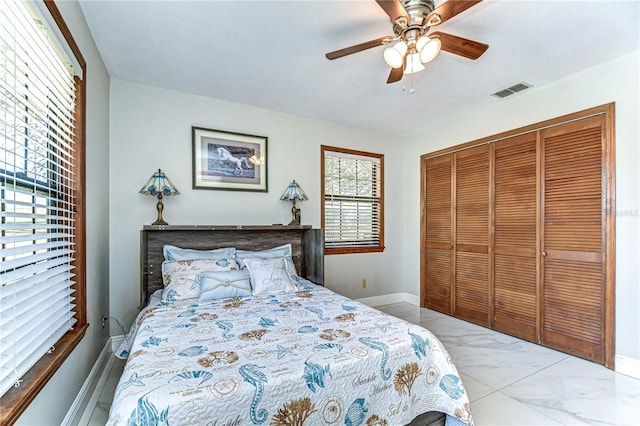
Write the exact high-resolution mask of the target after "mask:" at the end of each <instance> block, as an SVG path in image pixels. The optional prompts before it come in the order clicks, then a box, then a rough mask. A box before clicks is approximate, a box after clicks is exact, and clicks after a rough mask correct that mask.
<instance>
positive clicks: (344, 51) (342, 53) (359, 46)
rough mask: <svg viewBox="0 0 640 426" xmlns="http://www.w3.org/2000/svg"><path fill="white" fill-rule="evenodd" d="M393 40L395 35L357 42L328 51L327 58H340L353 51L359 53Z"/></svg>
mask: <svg viewBox="0 0 640 426" xmlns="http://www.w3.org/2000/svg"><path fill="white" fill-rule="evenodd" d="M391 41H393V37H380V38H377V39H375V40H371V41H366V42H364V43H360V44H356V45H354V46H349V47H345V48H344V49H340V50H335V51H333V52H329V53H327V54H326V55H325V56H326V57H327V59H331V60H333V59H338V58H342V57H343V56H347V55H351V54H352V53H358V52H361V51H363V50H367V49H371V48H372V47H378V46H383V45H385V44H388V43H389V42H391Z"/></svg>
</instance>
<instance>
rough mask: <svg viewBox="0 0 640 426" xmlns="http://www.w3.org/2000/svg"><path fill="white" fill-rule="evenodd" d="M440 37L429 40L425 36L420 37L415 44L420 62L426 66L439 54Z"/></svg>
mask: <svg viewBox="0 0 640 426" xmlns="http://www.w3.org/2000/svg"><path fill="white" fill-rule="evenodd" d="M441 46H442V43H441V42H440V37H434V38H429V37H427V36H426V35H425V36H423V37H421V38H420V39H419V40H418V43H417V44H416V49H417V50H418V52H420V62H422V63H423V64H426V63H427V62H430V61H432V60H433V58H435V57H436V56H437V55H438V52H440V47H441Z"/></svg>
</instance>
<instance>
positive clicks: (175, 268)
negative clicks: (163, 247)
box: [162, 259, 238, 302]
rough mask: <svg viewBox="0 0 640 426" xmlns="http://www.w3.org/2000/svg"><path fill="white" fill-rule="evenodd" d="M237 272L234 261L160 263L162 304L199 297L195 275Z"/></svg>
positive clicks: (210, 260) (212, 260)
mask: <svg viewBox="0 0 640 426" xmlns="http://www.w3.org/2000/svg"><path fill="white" fill-rule="evenodd" d="M233 270H238V264H237V263H236V261H235V259H196V260H178V261H176V262H171V261H168V260H165V261H164V262H162V282H163V283H164V292H163V293H162V301H163V302H175V301H177V300H184V299H192V298H194V297H198V296H200V285H199V284H198V283H197V282H196V275H197V274H198V273H199V272H206V271H233Z"/></svg>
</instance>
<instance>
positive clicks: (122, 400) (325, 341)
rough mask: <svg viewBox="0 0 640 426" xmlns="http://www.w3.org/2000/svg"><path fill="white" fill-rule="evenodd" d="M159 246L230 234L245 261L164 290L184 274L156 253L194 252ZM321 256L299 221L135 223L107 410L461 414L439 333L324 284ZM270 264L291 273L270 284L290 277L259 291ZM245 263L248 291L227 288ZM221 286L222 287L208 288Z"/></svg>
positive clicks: (452, 421) (402, 419) (132, 419)
mask: <svg viewBox="0 0 640 426" xmlns="http://www.w3.org/2000/svg"><path fill="white" fill-rule="evenodd" d="M166 246H169V247H170V246H175V247H179V248H180V249H181V250H182V249H184V250H187V252H186V254H185V256H187V257H189V256H190V254H192V253H200V252H203V251H212V252H213V251H214V250H217V249H223V250H224V249H227V248H233V249H234V250H235V252H234V254H235V255H236V256H237V257H238V259H244V262H240V263H242V264H243V265H246V267H247V271H237V270H232V271H222V272H221V271H214V272H209V271H204V272H202V271H200V272H198V273H197V283H198V285H191V287H190V288H189V289H188V290H185V293H184V295H186V296H188V297H185V298H182V297H174V296H175V295H176V294H180V291H181V290H179V291H177V292H174V293H171V294H169V293H170V291H171V290H173V289H174V288H178V289H187V287H173V286H172V285H171V284H170V285H168V286H167V287H166V288H164V286H163V279H162V276H163V275H165V279H166V278H167V270H166V268H167V265H174V264H176V263H178V264H180V265H181V267H186V266H185V265H188V267H189V268H191V267H192V266H193V265H200V264H203V262H205V261H202V262H198V261H195V260H191V259H186V258H185V259H181V260H177V261H176V260H175V259H173V258H171V253H169V254H167V251H166V250H167V249H166V248H165V247H166ZM282 247H289V248H288V250H289V252H288V254H287V255H285V256H279V255H278V253H279V251H278V250H279V249H281V248H282ZM274 248H275V249H274ZM190 249H196V250H198V251H197V252H192V251H189V250H190ZM273 250H275V253H276V254H275V255H273V257H271V253H272V251H273ZM180 253H182V252H180ZM264 253H267V254H268V256H267V255H266V254H265V256H267V257H260V256H261V255H262V254H264ZM180 255H182V254H180ZM225 255H226V254H225ZM216 256H220V254H217V255H216ZM243 256H244V257H243ZM247 256H248V257H247ZM255 256H258V257H257V258H256V257H255ZM167 257H168V258H170V259H171V261H170V260H167V261H166V262H164V266H163V259H165V258H167ZM323 257H324V256H323V235H322V231H321V230H318V229H311V227H306V226H299V227H284V226H274V227H180V226H167V227H157V226H146V227H145V228H144V229H143V230H142V234H141V271H142V275H141V287H142V288H141V306H142V309H141V311H140V313H139V315H138V317H137V318H136V320H135V322H134V324H133V325H132V327H131V330H130V331H129V333H128V334H127V336H126V338H125V341H124V342H123V343H122V345H121V347H120V348H119V350H118V351H117V353H116V356H118V357H121V358H127V363H126V365H125V367H124V371H123V374H122V376H121V378H120V381H119V383H118V386H117V388H116V391H115V395H114V400H113V403H112V405H111V411H110V415H109V420H108V424H109V425H124V424H130V425H169V424H170V425H199V424H203V425H204V424H206V425H216V426H223V425H224V426H233V425H347V426H359V425H381V426H382V425H388V426H395V425H405V424H411V425H436V424H445V423H446V424H447V425H472V424H473V422H472V418H471V412H470V407H469V399H468V397H467V393H466V391H465V389H464V387H463V385H462V382H461V380H460V377H459V375H458V373H457V371H456V368H455V366H454V365H453V363H452V362H451V358H450V357H449V355H448V353H447V351H446V350H445V349H444V347H443V346H442V344H441V343H440V342H439V341H438V339H437V338H436V337H435V336H434V335H432V334H431V333H430V332H429V331H428V330H426V329H424V328H422V327H420V326H418V325H415V324H412V323H409V322H406V321H403V320H400V319H398V318H395V317H393V316H390V315H387V314H385V313H383V312H380V311H377V310H375V309H373V308H370V307H368V306H366V305H363V304H361V303H358V302H356V301H353V300H351V299H348V298H345V297H343V296H340V295H338V294H336V293H334V292H332V291H330V290H328V289H326V288H324V287H323V286H322V284H323V282H324V276H323V275H324V274H323V270H324V269H323V261H322V259H323ZM219 260H220V259H218V260H216V262H218V264H224V265H225V266H226V263H227V262H226V260H225V261H222V262H221V261H219ZM223 260H224V259H223ZM208 261H209V260H207V262H208ZM231 263H233V262H231ZM265 265H266V266H265ZM274 265H275V266H274ZM218 266H219V265H218ZM163 268H165V269H163ZM292 268H293V269H292ZM265 271H268V272H265ZM274 271H276V272H274ZM277 271H280V272H277ZM283 271H284V272H283ZM278 273H282V274H283V275H288V276H289V278H290V281H288V280H287V278H286V277H285V278H283V279H282V280H276V281H277V282H278V284H277V285H285V284H286V285H287V286H288V284H289V283H292V284H293V287H286V288H285V289H284V290H283V289H278V290H277V291H264V289H266V288H269V289H271V287H265V286H266V285H267V284H265V283H267V282H269V283H270V284H269V285H271V283H272V281H273V280H266V279H263V278H264V277H265V274H266V275H268V276H269V277H271V278H273V277H274V276H279V275H277V274H278ZM242 274H244V275H242ZM241 275H242V276H241ZM247 275H248V276H249V277H250V279H249V280H248V281H249V283H250V289H249V293H246V292H245V293H240V294H236V293H234V292H236V291H241V292H242V291H245V290H246V288H245V287H242V286H245V285H247V284H246V283H245V281H246V280H245V278H244V277H246V276H247ZM178 276H180V275H179V274H177V273H176V275H174V276H173V277H174V278H172V280H173V281H171V280H170V282H172V283H177V282H179V280H178V279H175V277H178ZM224 277H231V278H230V279H226V278H224ZM238 277H239V278H238ZM223 278H224V280H223ZM225 280H226V281H225ZM223 281H224V282H226V284H224V285H222V284H220V283H221V282H223ZM236 283H237V287H233V286H235V285H236ZM283 283H284V284H283ZM247 286H248V285H247ZM231 287H233V289H232V291H231V293H230V294H227V293H224V292H227V291H229V289H231ZM170 289H171V290H170ZM194 289H195V290H194ZM212 289H213V290H212ZM220 289H223V293H224V294H223V296H225V297H219V296H220V294H216V295H215V297H211V295H212V294H214V293H215V292H217V291H219V290H220ZM192 290H193V291H195V292H196V293H197V292H198V291H199V292H200V293H199V294H198V297H197V298H193V297H191V296H193V294H188V291H192ZM255 293H258V294H255ZM229 295H231V296H232V297H226V296H229Z"/></svg>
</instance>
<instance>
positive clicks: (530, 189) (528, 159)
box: [493, 132, 539, 341]
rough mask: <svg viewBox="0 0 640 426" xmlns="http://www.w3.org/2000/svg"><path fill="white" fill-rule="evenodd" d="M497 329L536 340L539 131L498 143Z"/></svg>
mask: <svg viewBox="0 0 640 426" xmlns="http://www.w3.org/2000/svg"><path fill="white" fill-rule="evenodd" d="M494 156H495V160H494V170H495V178H494V237H493V242H494V265H493V321H494V324H493V325H494V328H495V329H496V330H499V331H503V332H505V333H508V334H512V335H514V336H518V337H522V338H524V339H527V340H531V341H538V333H537V311H538V308H537V306H538V303H537V301H538V295H537V275H536V274H537V272H536V271H537V266H536V260H537V258H538V249H537V246H536V244H537V232H536V230H537V211H538V202H537V200H538V198H539V196H538V193H537V181H538V179H537V173H538V166H537V164H538V161H537V132H531V133H526V134H524V135H520V136H515V137H512V138H509V139H505V140H502V141H500V142H496V144H495V147H494Z"/></svg>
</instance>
